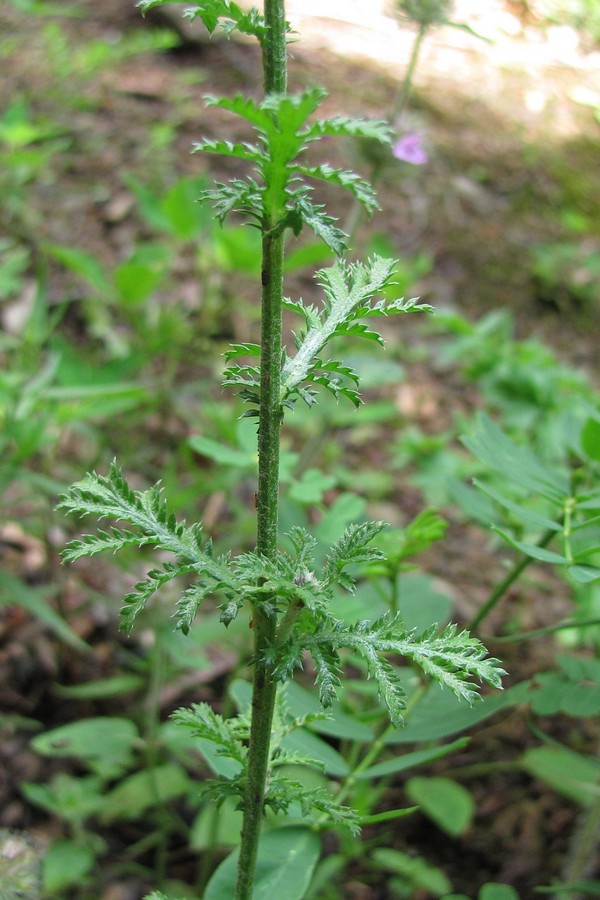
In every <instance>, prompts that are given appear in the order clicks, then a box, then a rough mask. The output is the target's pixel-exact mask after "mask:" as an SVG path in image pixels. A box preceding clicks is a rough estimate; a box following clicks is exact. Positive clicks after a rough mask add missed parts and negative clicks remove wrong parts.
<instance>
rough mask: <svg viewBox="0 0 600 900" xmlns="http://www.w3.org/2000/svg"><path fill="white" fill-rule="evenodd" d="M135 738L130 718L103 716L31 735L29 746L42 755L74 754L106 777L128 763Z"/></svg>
mask: <svg viewBox="0 0 600 900" xmlns="http://www.w3.org/2000/svg"><path fill="white" fill-rule="evenodd" d="M137 740H138V731H137V728H136V726H135V725H134V723H133V722H131V721H130V720H129V719H119V718H114V717H112V718H111V717H108V716H107V717H98V718H95V719H83V720H82V721H80V722H71V723H70V724H69V725H61V726H60V728H53V729H51V730H50V731H46V732H44V734H40V735H37V736H36V737H34V738H33V739H32V741H31V746H32V747H33V749H34V750H35V751H36V752H37V753H41V754H42V755H43V756H61V757H62V756H74V757H76V758H77V759H80V760H83V761H84V762H85V763H87V765H88V766H89V767H90V768H91V769H92V770H93V771H95V772H97V773H98V774H99V775H102V776H103V777H106V778H108V777H116V776H118V775H120V774H121V773H122V772H123V771H124V770H125V769H127V768H128V767H129V765H130V764H131V762H132V759H133V750H134V747H135V744H136V742H137Z"/></svg>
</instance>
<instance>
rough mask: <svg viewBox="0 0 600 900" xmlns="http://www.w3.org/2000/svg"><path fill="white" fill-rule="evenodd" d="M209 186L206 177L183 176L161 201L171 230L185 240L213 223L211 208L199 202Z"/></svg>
mask: <svg viewBox="0 0 600 900" xmlns="http://www.w3.org/2000/svg"><path fill="white" fill-rule="evenodd" d="M207 186H208V182H207V180H206V179H204V178H181V179H180V180H179V181H178V182H177V183H176V184H174V185H173V187H172V188H171V189H170V190H169V191H168V192H167V193H166V195H165V196H164V198H163V200H162V202H161V208H162V210H163V212H164V214H165V216H166V218H167V220H168V222H169V225H170V227H171V231H172V232H173V233H174V234H176V235H177V236H178V237H180V238H181V239H182V240H184V241H185V240H191V239H192V238H194V237H196V235H198V233H199V232H200V231H202V230H203V229H204V228H206V227H207V226H209V225H210V224H211V218H212V217H211V214H210V210H209V209H207V208H206V207H205V206H203V205H202V204H201V203H199V202H198V200H199V198H200V196H201V194H202V192H203V191H204V190H206V188H207Z"/></svg>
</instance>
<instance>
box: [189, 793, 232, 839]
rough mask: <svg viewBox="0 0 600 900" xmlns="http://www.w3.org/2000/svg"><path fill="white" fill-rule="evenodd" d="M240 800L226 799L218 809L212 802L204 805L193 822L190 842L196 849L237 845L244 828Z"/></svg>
mask: <svg viewBox="0 0 600 900" xmlns="http://www.w3.org/2000/svg"><path fill="white" fill-rule="evenodd" d="M237 802H238V801H237V800H235V799H232V798H229V799H227V800H225V801H224V802H223V803H222V804H221V806H220V807H219V809H218V810H217V809H216V808H215V807H214V806H213V805H212V804H206V805H205V806H203V807H202V809H201V810H200V812H199V813H198V815H197V816H196V818H195V819H194V821H193V823H192V827H191V830H190V833H189V843H190V846H191V847H193V848H194V850H209V849H211V848H213V847H214V846H215V844H216V845H217V846H219V847H228V848H232V847H237V845H238V844H239V842H240V832H241V830H242V811H241V810H240V809H236V808H235V805H236V803H237Z"/></svg>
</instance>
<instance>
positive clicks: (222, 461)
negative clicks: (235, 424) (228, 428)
mask: <svg viewBox="0 0 600 900" xmlns="http://www.w3.org/2000/svg"><path fill="white" fill-rule="evenodd" d="M188 444H189V446H190V447H191V448H192V450H194V451H195V452H196V453H199V454H200V455H201V456H206V457H208V459H212V460H214V461H215V462H216V463H219V465H222V466H232V467H233V468H235V469H253V468H254V467H255V465H256V453H253V454H250V453H246V451H245V450H238V449H237V448H236V447H231V446H229V445H227V444H220V443H219V442H218V441H214V440H213V439H212V438H208V437H203V436H202V435H199V434H195V435H192V437H190V438H188Z"/></svg>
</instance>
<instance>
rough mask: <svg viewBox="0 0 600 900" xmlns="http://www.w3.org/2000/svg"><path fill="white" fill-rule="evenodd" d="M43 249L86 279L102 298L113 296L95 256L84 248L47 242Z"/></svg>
mask: <svg viewBox="0 0 600 900" xmlns="http://www.w3.org/2000/svg"><path fill="white" fill-rule="evenodd" d="M44 249H45V250H46V252H47V253H49V254H50V256H52V257H54V259H56V260H58V262H60V263H62V265H63V266H65V268H67V269H70V271H71V272H75V274H76V275H79V276H80V277H81V278H83V279H84V280H85V281H87V283H88V284H89V285H91V286H92V287H93V288H94V290H95V291H96V293H97V294H99V295H100V296H101V297H103V299H105V300H110V299H112V298H113V297H114V288H113V285H112V282H111V281H110V279H109V277H108V276H107V274H106V272H105V271H104V268H103V267H102V265H101V264H100V263H99V262H98V259H97V257H96V256H93V255H92V254H91V253H88V252H87V251H86V250H78V249H77V248H75V247H66V246H63V245H62V244H60V245H59V244H48V245H46V246H45V248H44Z"/></svg>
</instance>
